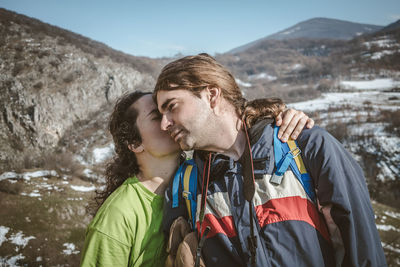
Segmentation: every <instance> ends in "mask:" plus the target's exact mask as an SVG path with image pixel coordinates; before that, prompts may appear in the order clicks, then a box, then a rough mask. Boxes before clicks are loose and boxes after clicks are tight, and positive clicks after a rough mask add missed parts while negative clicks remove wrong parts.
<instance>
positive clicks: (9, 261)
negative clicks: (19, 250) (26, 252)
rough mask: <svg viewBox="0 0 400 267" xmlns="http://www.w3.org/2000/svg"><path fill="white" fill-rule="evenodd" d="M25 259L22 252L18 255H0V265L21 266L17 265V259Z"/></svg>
mask: <svg viewBox="0 0 400 267" xmlns="http://www.w3.org/2000/svg"><path fill="white" fill-rule="evenodd" d="M22 259H25V256H23V255H22V254H18V255H16V256H11V257H10V256H9V257H5V258H2V257H0V266H9V267H14V266H19V265H17V261H19V260H22Z"/></svg>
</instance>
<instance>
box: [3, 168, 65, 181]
mask: <svg viewBox="0 0 400 267" xmlns="http://www.w3.org/2000/svg"><path fill="white" fill-rule="evenodd" d="M48 176H53V177H58V173H57V172H56V171H55V170H40V171H34V172H24V173H16V172H5V173H3V174H1V175H0V181H1V180H5V179H12V178H13V179H24V180H27V181H29V180H30V179H31V178H39V177H48Z"/></svg>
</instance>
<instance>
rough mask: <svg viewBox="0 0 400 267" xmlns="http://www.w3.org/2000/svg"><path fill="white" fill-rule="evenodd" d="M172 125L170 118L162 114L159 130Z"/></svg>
mask: <svg viewBox="0 0 400 267" xmlns="http://www.w3.org/2000/svg"><path fill="white" fill-rule="evenodd" d="M171 125H172V122H171V120H170V119H169V118H168V117H167V115H162V119H161V130H163V131H167V130H168V128H169V127H170V126H171Z"/></svg>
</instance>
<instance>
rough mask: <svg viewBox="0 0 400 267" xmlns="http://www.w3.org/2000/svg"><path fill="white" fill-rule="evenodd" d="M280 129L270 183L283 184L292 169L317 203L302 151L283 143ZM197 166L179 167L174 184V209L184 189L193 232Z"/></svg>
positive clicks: (190, 162)
mask: <svg viewBox="0 0 400 267" xmlns="http://www.w3.org/2000/svg"><path fill="white" fill-rule="evenodd" d="M278 131H279V127H278V126H275V127H274V158H275V167H276V170H275V172H274V173H273V175H272V177H271V179H270V182H271V183H273V184H276V185H279V184H280V183H281V182H282V178H283V174H284V173H285V172H286V171H287V169H288V168H289V167H290V168H291V170H292V172H293V173H294V175H295V176H296V178H297V179H298V180H299V182H300V184H301V185H302V186H303V188H304V190H305V192H306V193H307V195H308V197H309V198H310V199H311V200H312V201H313V202H314V203H315V190H314V184H313V181H312V179H311V177H310V175H309V174H308V173H307V170H306V168H305V165H304V162H303V159H302V158H301V155H300V154H301V150H300V148H299V147H298V145H297V142H296V141H295V140H292V139H289V140H288V141H287V143H282V142H281V140H279V138H278ZM197 174H198V173H197V166H196V163H195V161H194V160H193V159H190V160H186V161H185V162H184V163H183V164H181V166H180V167H179V169H178V171H177V172H176V174H175V177H174V180H173V183H172V207H173V208H176V207H178V206H179V188H180V187H181V188H182V196H183V198H184V199H185V202H186V208H187V211H188V214H189V224H190V226H191V228H192V230H196V210H197Z"/></svg>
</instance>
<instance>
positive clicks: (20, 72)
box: [0, 9, 161, 170]
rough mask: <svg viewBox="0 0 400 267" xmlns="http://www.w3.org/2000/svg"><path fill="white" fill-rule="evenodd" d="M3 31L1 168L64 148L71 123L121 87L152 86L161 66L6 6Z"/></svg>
mask: <svg viewBox="0 0 400 267" xmlns="http://www.w3.org/2000/svg"><path fill="white" fill-rule="evenodd" d="M0 36H1V37H0V59H1V65H0V76H1V78H0V91H1V94H0V104H1V107H2V110H1V113H2V114H1V116H0V159H1V163H0V170H7V169H10V168H18V167H19V168H23V167H32V166H34V165H40V162H39V161H40V160H42V158H43V157H47V158H52V157H53V153H56V151H57V150H58V153H61V150H60V147H59V142H60V140H61V139H63V138H65V134H66V132H68V129H71V127H74V130H78V129H76V128H75V126H76V123H78V122H80V121H85V120H88V119H90V120H92V119H95V117H96V116H97V114H98V111H99V110H100V109H110V108H111V107H112V103H113V101H114V100H115V99H116V97H117V96H119V95H121V94H123V93H124V92H127V91H132V90H138V89H139V90H151V88H152V85H153V83H154V76H155V75H156V73H158V72H159V69H160V67H161V63H160V61H157V60H152V59H148V58H138V57H134V56H130V55H126V54H124V53H122V52H119V51H115V50H113V49H111V48H109V47H107V46H106V45H104V44H102V43H99V42H96V41H93V40H90V39H88V38H86V37H83V36H80V35H78V34H75V33H72V32H69V31H66V30H63V29H60V28H58V27H54V26H51V25H49V24H45V23H42V22H40V21H38V20H36V19H32V18H29V17H26V16H23V15H19V14H16V13H14V12H10V11H7V10H5V9H0ZM105 127H106V125H105V124H104V125H101V129H103V130H104V129H105ZM100 141H101V140H100ZM54 157H56V155H54ZM44 160H45V159H44ZM42 161H43V160H42Z"/></svg>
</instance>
